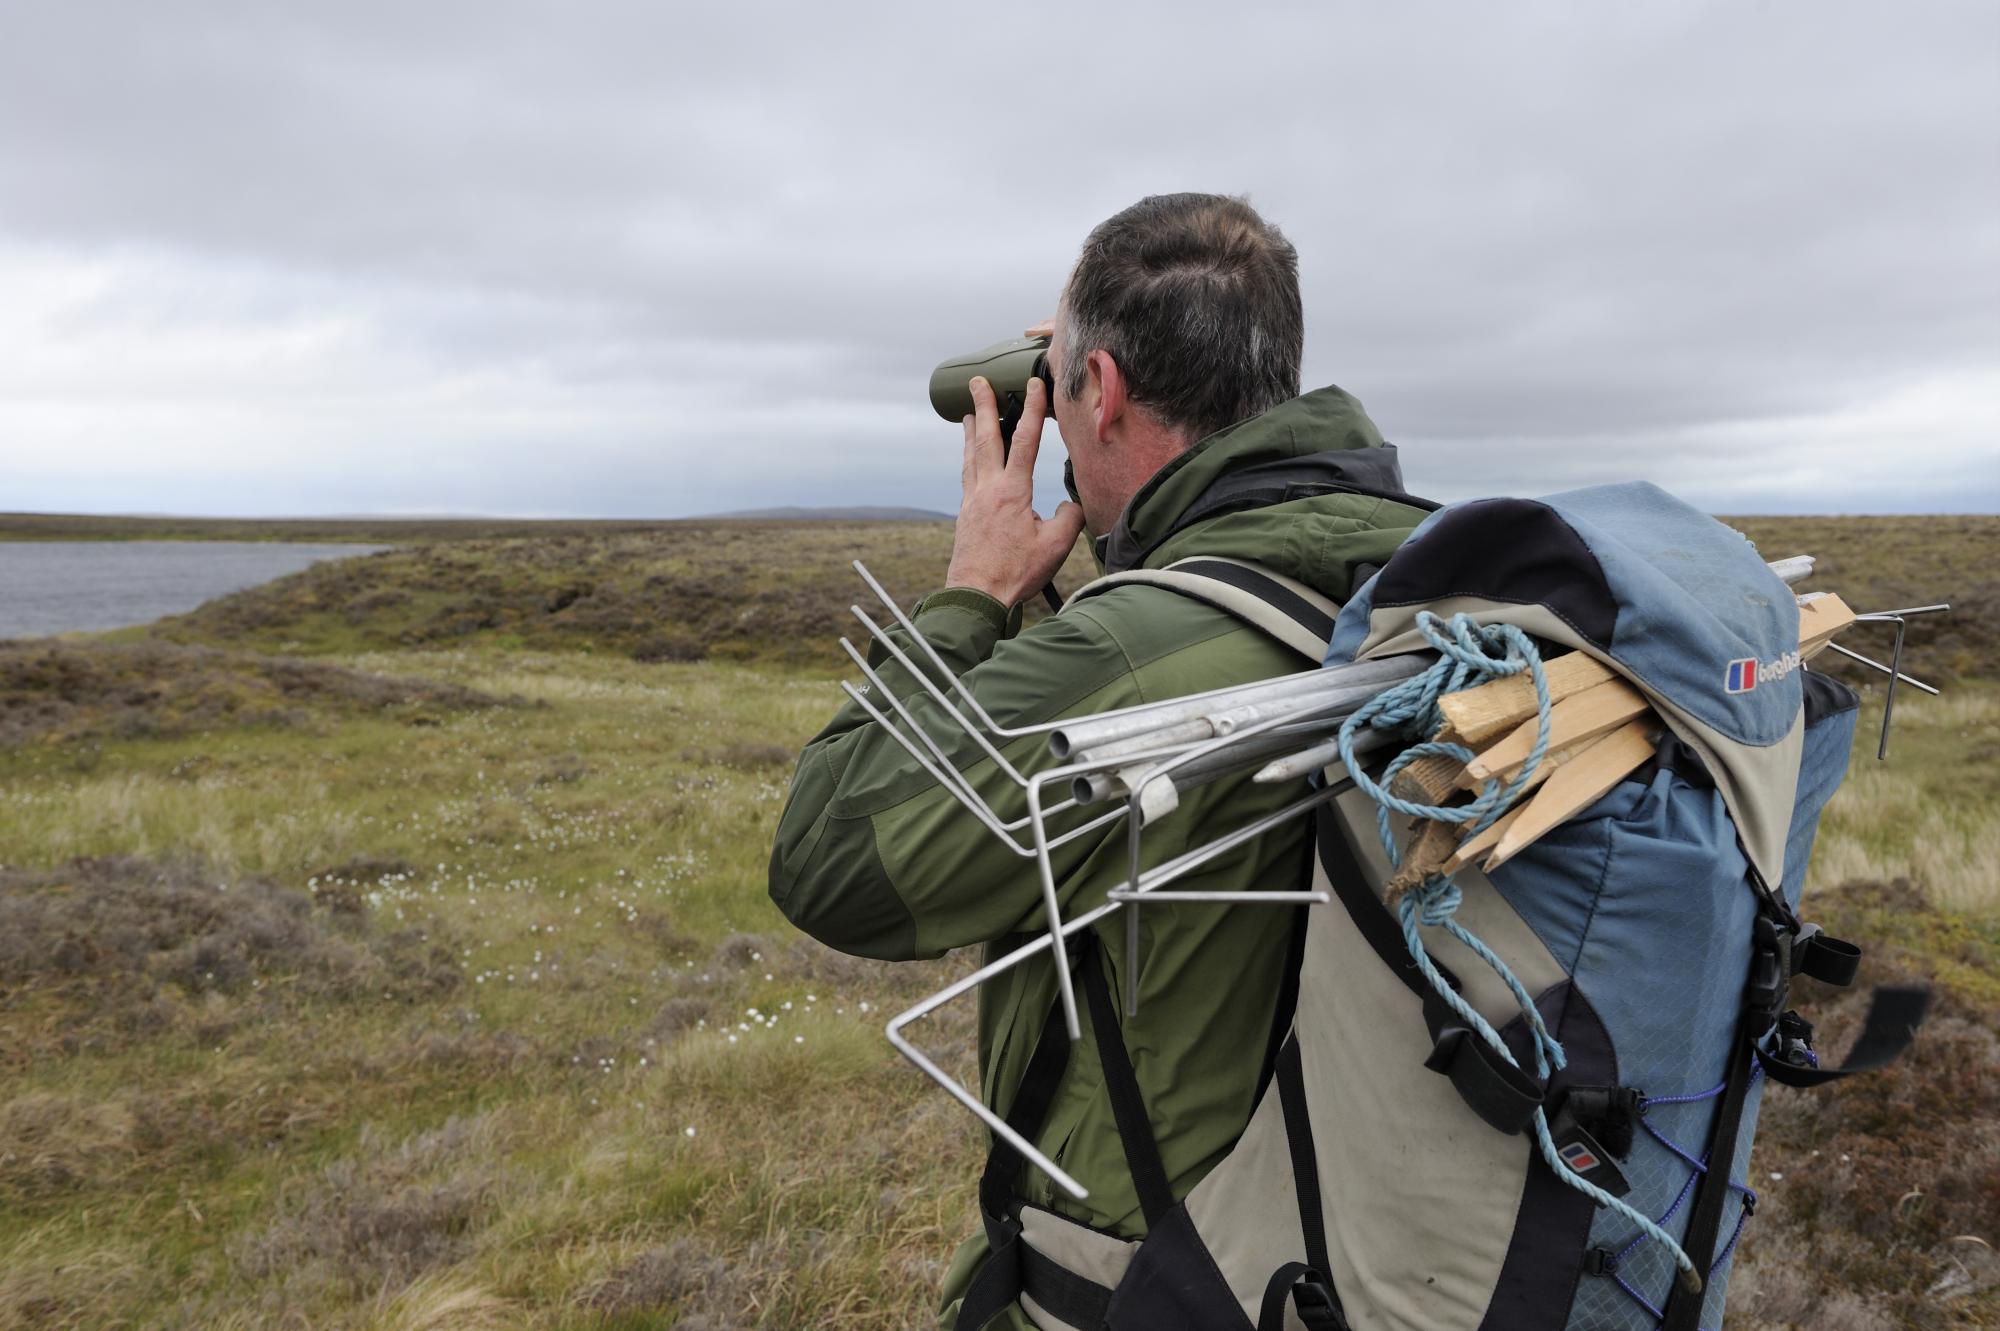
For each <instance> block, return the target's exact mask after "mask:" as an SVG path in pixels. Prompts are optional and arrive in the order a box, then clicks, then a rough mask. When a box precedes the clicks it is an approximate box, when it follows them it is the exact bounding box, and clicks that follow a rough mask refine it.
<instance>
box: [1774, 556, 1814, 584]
mask: <svg viewBox="0 0 2000 1331" xmlns="http://www.w3.org/2000/svg"><path fill="white" fill-rule="evenodd" d="M1816 562H1817V561H1816V560H1815V559H1814V558H1813V557H1812V556H1811V555H1793V556H1792V557H1791V558H1789V559H1773V560H1772V561H1771V562H1770V564H1769V568H1770V570H1771V572H1773V573H1775V574H1777V575H1778V577H1779V579H1780V580H1781V581H1782V582H1783V583H1784V584H1785V585H1786V586H1787V587H1791V586H1796V585H1797V584H1799V583H1801V582H1804V581H1805V580H1806V579H1807V578H1810V577H1811V576H1812V571H1813V564H1814V563H1816Z"/></svg>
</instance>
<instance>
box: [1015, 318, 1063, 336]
mask: <svg viewBox="0 0 2000 1331" xmlns="http://www.w3.org/2000/svg"><path fill="white" fill-rule="evenodd" d="M1055 335H1056V321H1055V320H1054V319H1044V320H1042V321H1041V322H1040V323H1038V324H1036V325H1035V326H1034V327H1033V328H1023V329H1022V330H1021V336H1022V337H1054V336H1055Z"/></svg>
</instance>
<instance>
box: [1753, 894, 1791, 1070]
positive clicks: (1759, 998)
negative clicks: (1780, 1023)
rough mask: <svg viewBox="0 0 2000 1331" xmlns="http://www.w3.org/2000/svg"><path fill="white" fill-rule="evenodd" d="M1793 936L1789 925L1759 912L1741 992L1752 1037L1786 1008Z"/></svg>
mask: <svg viewBox="0 0 2000 1331" xmlns="http://www.w3.org/2000/svg"><path fill="white" fill-rule="evenodd" d="M1796 936H1797V935H1796V933H1795V931H1794V930H1793V929H1792V928H1791V927H1790V926H1788V925H1786V924H1783V923H1781V922H1779V921H1778V920H1775V919H1773V918H1772V917H1771V916H1770V915H1767V914H1763V913H1761V912H1760V913H1759V914H1758V916H1757V923H1756V925H1755V927H1754V928H1753V930H1752V932H1751V952H1750V981H1749V984H1748V985H1747V986H1746V987H1745V990H1744V994H1743V1006H1744V1011H1745V1013H1746V1014H1747V1015H1748V1016H1749V1017H1750V1018H1751V1036H1752V1038H1753V1039H1761V1038H1762V1037H1763V1035H1764V1033H1765V1032H1766V1031H1768V1030H1770V1029H1771V1027H1772V1025H1773V1024H1775V1023H1776V1022H1777V1020H1778V1014H1779V1013H1781V1012H1783V1011H1784V1010H1785V999H1786V998H1787V997H1789V996H1790V994H1791V988H1792V943H1793V941H1794V939H1795V938H1796Z"/></svg>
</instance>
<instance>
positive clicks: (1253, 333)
mask: <svg viewBox="0 0 2000 1331" xmlns="http://www.w3.org/2000/svg"><path fill="white" fill-rule="evenodd" d="M1061 313H1062V320H1063V343H1064V354H1063V360H1062V364H1060V365H1059V366H1057V367H1056V368H1057V370H1058V371H1059V373H1060V374H1061V376H1062V381H1061V388H1062V392H1063V393H1064V394H1065V395H1066V396H1068V397H1072V398H1073V397H1075V396H1076V395H1077V394H1078V393H1080V392H1082V391H1083V384H1084V377H1085V370H1086V365H1087V361H1088V358H1089V356H1090V353H1091V352H1093V351H1100V350H1101V351H1106V352H1109V353H1110V355H1111V358H1112V359H1113V360H1114V361H1116V362H1117V363H1118V368H1119V370H1120V371H1121V372H1122V373H1123V374H1124V376H1125V381H1126V383H1127V385H1128V386H1129V391H1130V393H1131V397H1132V401H1133V402H1134V403H1136V404H1137V405H1139V406H1141V407H1143V408H1144V409H1145V410H1146V411H1147V412H1148V413H1150V414H1151V415H1152V416H1153V418H1154V419H1156V420H1158V421H1159V422H1160V423H1161V424H1162V425H1164V426H1166V427H1168V428H1169V429H1176V430H1180V431H1181V432H1183V433H1185V434H1186V435H1187V437H1188V440H1189V442H1193V441H1194V440H1197V439H1202V438H1206V437H1207V436H1208V435H1211V434H1214V433H1215V432H1216V431H1217V430H1221V429H1224V428H1226V427H1228V426H1231V425H1234V424H1235V423H1236V422H1238V421H1241V420H1247V419H1248V418H1250V417H1252V416H1255V415H1257V414H1258V413H1260V412H1264V411H1268V410H1270V409H1271V408H1272V407H1275V406H1277V405H1278V404H1279V403H1280V402H1284V401H1287V400H1289V399H1291V398H1294V397H1297V396H1298V393H1299V360H1300V357H1301V356H1302V354H1303V352H1304V348H1305V315H1304V309H1303V305H1302V303H1301V301H1300V298H1299V256H1298V251H1297V250H1295V249H1293V248H1292V243H1291V242H1290V241H1288V240H1286V239H1285V236H1284V233H1283V232H1281V231H1279V230H1278V228H1276V227H1275V226H1272V225H1271V224H1270V223H1269V222H1266V221H1265V220H1264V219H1263V218H1262V217H1260V216H1258V215H1257V212H1256V210H1255V209H1253V208H1252V207H1251V206H1250V204H1249V202H1248V201H1247V200H1245V199H1241V198H1235V197H1230V196H1227V195H1220V194H1155V195H1152V196H1151V197H1149V198H1144V199H1141V200H1139V202H1137V203H1135V204H1133V205H1132V206H1131V207H1130V208H1127V209H1125V210H1124V211H1123V212H1121V213H1119V214H1117V215H1116V216H1114V217H1111V218H1108V219H1107V220H1105V221H1104V222H1102V223H1100V224H1099V225H1098V227H1097V229H1096V230H1094V231H1092V232H1091V233H1090V237H1089V239H1087V240H1086V241H1084V243H1083V253H1082V254H1081V255H1080V256H1079V257H1078V258H1077V261H1076V267H1075V268H1074V269H1072V270H1071V271H1070V276H1069V281H1068V283H1067V284H1066V285H1065V286H1064V288H1063V296H1062V306H1061Z"/></svg>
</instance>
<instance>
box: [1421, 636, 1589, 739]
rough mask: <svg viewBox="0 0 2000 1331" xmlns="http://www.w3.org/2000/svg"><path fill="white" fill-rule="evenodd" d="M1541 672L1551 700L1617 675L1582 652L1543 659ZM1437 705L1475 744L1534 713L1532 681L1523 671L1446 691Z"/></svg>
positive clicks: (1460, 735) (1578, 691)
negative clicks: (1465, 687) (1475, 685)
mask: <svg viewBox="0 0 2000 1331" xmlns="http://www.w3.org/2000/svg"><path fill="white" fill-rule="evenodd" d="M1542 674H1543V676H1544V677H1546V678H1547V680H1548V682H1549V700H1550V701H1551V702H1561V701H1562V700H1563V699H1564V698H1568V697H1572V696H1574V695H1575V694H1578V693H1582V692H1583V691H1584V690H1585V689H1588V688H1594V687H1595V686H1597V685H1599V684H1602V683H1604V682H1605V681H1606V680H1608V679H1615V678H1617V676H1616V675H1615V674H1614V673H1613V672H1612V670H1611V668H1610V667H1609V666H1607V665H1605V664H1604V663H1603V662H1602V661H1599V660H1598V659H1597V658H1596V657H1594V656H1586V655H1585V654H1584V653H1582V652H1569V653H1566V654H1564V655H1562V656H1557V657H1553V658H1551V659H1549V660H1547V661H1545V662H1543V663H1542ZM1438 707H1439V708H1440V709H1441V710H1442V711H1443V712H1444V715H1445V720H1446V721H1448V722H1449V723H1450V725H1451V728H1452V729H1453V730H1454V731H1456V732H1457V733H1458V735H1459V737H1460V738H1462V739H1463V740H1464V741H1465V742H1466V743H1467V744H1471V745H1473V746H1475V747H1476V746H1478V745H1480V744H1484V743H1485V742H1486V741H1487V740H1489V739H1492V738H1493V737H1494V736H1495V735H1504V734H1505V733H1506V732H1507V731H1508V730H1510V729H1512V728H1513V727H1515V726H1517V725H1519V724H1520V723H1521V722H1522V720H1523V719H1524V718H1526V717H1530V716H1533V715H1534V714H1535V681H1534V680H1533V679H1531V678H1529V677H1528V676H1527V675H1525V674H1521V675H1509V676H1507V677H1506V678H1505V679H1495V680H1490V681H1488V682H1487V683H1485V684H1481V685H1479V686H1478V687H1476V688H1470V689H1461V690H1459V691H1458V692H1457V693H1447V694H1446V695H1445V696H1444V697H1442V698H1440V699H1438Z"/></svg>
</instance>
